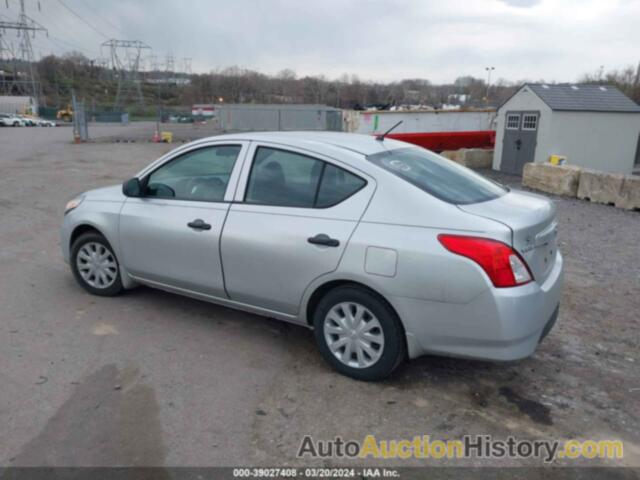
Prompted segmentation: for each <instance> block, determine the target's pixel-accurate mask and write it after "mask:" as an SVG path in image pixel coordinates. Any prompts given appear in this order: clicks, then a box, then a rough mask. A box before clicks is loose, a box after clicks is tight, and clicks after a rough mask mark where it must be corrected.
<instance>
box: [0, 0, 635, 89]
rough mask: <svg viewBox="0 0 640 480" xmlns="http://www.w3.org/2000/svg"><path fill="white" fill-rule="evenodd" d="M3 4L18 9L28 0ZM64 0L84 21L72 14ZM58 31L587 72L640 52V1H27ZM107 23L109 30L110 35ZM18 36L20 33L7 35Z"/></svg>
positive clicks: (377, 62)
mask: <svg viewBox="0 0 640 480" xmlns="http://www.w3.org/2000/svg"><path fill="white" fill-rule="evenodd" d="M8 1H9V6H10V9H9V10H7V9H6V8H5V5H4V1H3V2H2V5H0V15H3V16H4V17H9V16H11V15H13V14H15V12H16V11H17V5H18V0H8ZM61 2H64V4H65V5H67V6H68V7H69V8H70V9H71V10H73V11H74V12H75V13H77V14H78V15H79V16H80V17H82V18H83V19H84V21H86V22H88V23H89V24H90V25H92V26H93V27H94V28H92V27H91V26H89V25H87V24H86V23H85V22H83V21H82V20H80V19H79V18H78V17H77V16H75V15H74V14H73V13H71V12H70V11H69V10H68V9H66V8H65V7H64V5H63V4H62V3H61ZM26 3H27V13H28V14H29V15H30V16H31V17H32V18H34V19H35V20H37V21H38V22H40V23H41V24H43V25H44V26H45V27H47V28H48V29H49V33H50V38H49V39H47V38H46V37H45V36H43V35H40V36H38V37H37V38H36V39H35V40H34V45H35V47H36V54H37V55H40V54H48V53H51V52H54V53H61V52H62V51H64V50H65V49H72V48H76V49H77V50H80V51H82V52H83V53H84V54H85V55H87V56H90V57H97V56H99V55H100V54H101V53H102V55H103V56H107V55H108V52H107V51H106V50H103V51H102V52H101V51H100V47H99V45H100V44H101V43H102V42H103V41H104V40H105V39H106V38H105V37H109V38H111V37H114V38H126V39H138V40H142V41H144V42H146V43H147V44H149V45H150V46H151V47H153V51H154V53H155V54H156V55H158V57H160V59H164V58H165V55H166V54H167V53H168V52H172V53H173V55H174V56H175V58H176V64H177V65H180V63H181V59H182V58H183V57H191V58H192V59H193V60H192V65H193V67H192V68H193V71H194V72H207V71H210V70H214V69H220V68H224V67H227V66H232V65H237V66H240V67H245V68H250V69H255V70H259V71H262V72H265V73H276V72H278V71H280V70H282V69H285V68H289V69H292V70H294V71H295V72H296V73H297V75H298V76H303V75H325V76H327V77H329V78H336V77H339V76H340V75H342V74H343V73H349V74H356V75H358V77H359V78H360V79H362V80H377V81H393V80H399V79H402V78H426V79H428V80H430V81H432V82H436V83H441V82H452V81H453V80H454V79H455V78H456V77H458V76H461V75H473V76H476V77H483V78H484V77H485V75H486V72H485V67H486V66H494V67H495V72H494V77H493V79H497V78H504V79H507V80H511V81H517V80H523V79H527V80H540V79H544V80H546V81H575V80H577V79H578V78H579V77H580V76H581V75H582V74H583V73H587V72H594V71H596V70H597V69H598V68H599V67H600V66H601V65H602V66H604V68H605V70H609V69H613V68H621V67H626V66H628V65H632V64H636V65H637V62H638V61H640V0H600V1H595V0H445V1H435V0H393V1H391V0H371V1H365V0H108V1H106V0H100V1H99V0H40V4H41V11H38V0H26ZM96 30H98V31H99V32H100V33H98V31H96ZM7 38H9V39H11V38H10V36H9V34H8V33H7Z"/></svg>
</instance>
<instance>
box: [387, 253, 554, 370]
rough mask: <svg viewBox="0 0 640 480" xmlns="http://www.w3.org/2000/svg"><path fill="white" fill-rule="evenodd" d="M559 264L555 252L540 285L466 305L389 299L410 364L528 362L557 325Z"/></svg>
mask: <svg viewBox="0 0 640 480" xmlns="http://www.w3.org/2000/svg"><path fill="white" fill-rule="evenodd" d="M562 281H563V259H562V256H561V255H560V253H559V252H558V253H557V254H556V257H555V263H554V266H553V268H552V269H551V271H550V273H549V275H548V276H547V278H546V279H545V280H544V282H543V283H542V284H539V283H538V282H531V283H529V284H527V285H523V286H521V287H515V288H493V287H490V288H488V289H487V290H485V291H484V292H482V293H481V294H480V295H478V296H477V297H476V298H475V299H473V300H472V301H470V302H468V303H465V304H455V303H444V302H431V301H424V300H418V299H412V298H406V297H391V298H390V301H391V303H392V304H393V306H394V307H395V308H396V310H397V311H398V314H399V315H400V318H401V319H402V321H403V324H404V326H405V330H406V333H407V347H408V350H409V356H410V357H411V358H415V357H418V356H420V355H424V354H442V355H448V356H455V357H465V358H476V359H483V360H495V361H510V360H519V359H522V358H526V357H528V356H530V355H531V354H533V352H534V351H535V349H536V347H537V346H538V344H539V343H540V341H541V340H542V338H544V337H545V336H546V335H547V334H548V333H549V331H550V330H551V328H552V327H553V325H554V324H555V322H556V319H557V316H558V309H559V303H560V295H561V293H562Z"/></svg>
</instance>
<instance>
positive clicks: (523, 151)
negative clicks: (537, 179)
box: [500, 112, 540, 175]
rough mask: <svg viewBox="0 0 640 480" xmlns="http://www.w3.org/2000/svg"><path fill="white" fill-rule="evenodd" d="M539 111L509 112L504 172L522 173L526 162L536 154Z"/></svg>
mask: <svg viewBox="0 0 640 480" xmlns="http://www.w3.org/2000/svg"><path fill="white" fill-rule="evenodd" d="M539 120H540V113H539V112H507V114H506V117H505V125H504V139H503V143H502V162H501V163H500V169H501V170H502V171H503V172H507V173H513V174H515V175H522V169H523V168H524V164H525V163H528V162H533V159H534V157H535V154H536V142H537V137H538V123H539Z"/></svg>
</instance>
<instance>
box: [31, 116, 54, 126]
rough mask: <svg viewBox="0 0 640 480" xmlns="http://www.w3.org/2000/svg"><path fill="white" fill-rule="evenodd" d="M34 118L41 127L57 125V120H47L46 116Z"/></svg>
mask: <svg viewBox="0 0 640 480" xmlns="http://www.w3.org/2000/svg"><path fill="white" fill-rule="evenodd" d="M34 120H35V122H36V125H38V126H39V127H55V126H56V122H52V121H51V120H46V119H44V118H36V119H34Z"/></svg>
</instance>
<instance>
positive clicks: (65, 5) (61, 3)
mask: <svg viewBox="0 0 640 480" xmlns="http://www.w3.org/2000/svg"><path fill="white" fill-rule="evenodd" d="M58 2H59V3H60V5H62V6H63V7H64V8H66V9H67V10H69V12H71V13H72V14H73V15H75V16H76V17H77V18H78V19H79V20H81V21H82V22H83V23H85V24H86V25H87V26H89V27H90V28H91V29H92V30H94V31H96V32H97V33H99V34H100V35H102V36H103V37H104V38H109V35H105V34H104V33H102V32H101V31H100V30H98V29H97V28H96V27H94V26H93V25H91V24H90V23H89V22H88V21H87V20H85V19H84V18H83V17H81V16H80V15H78V14H77V13H76V12H75V11H73V10H72V9H71V8H69V7H68V6H67V4H66V3H64V2H63V1H62V0H58Z"/></svg>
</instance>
